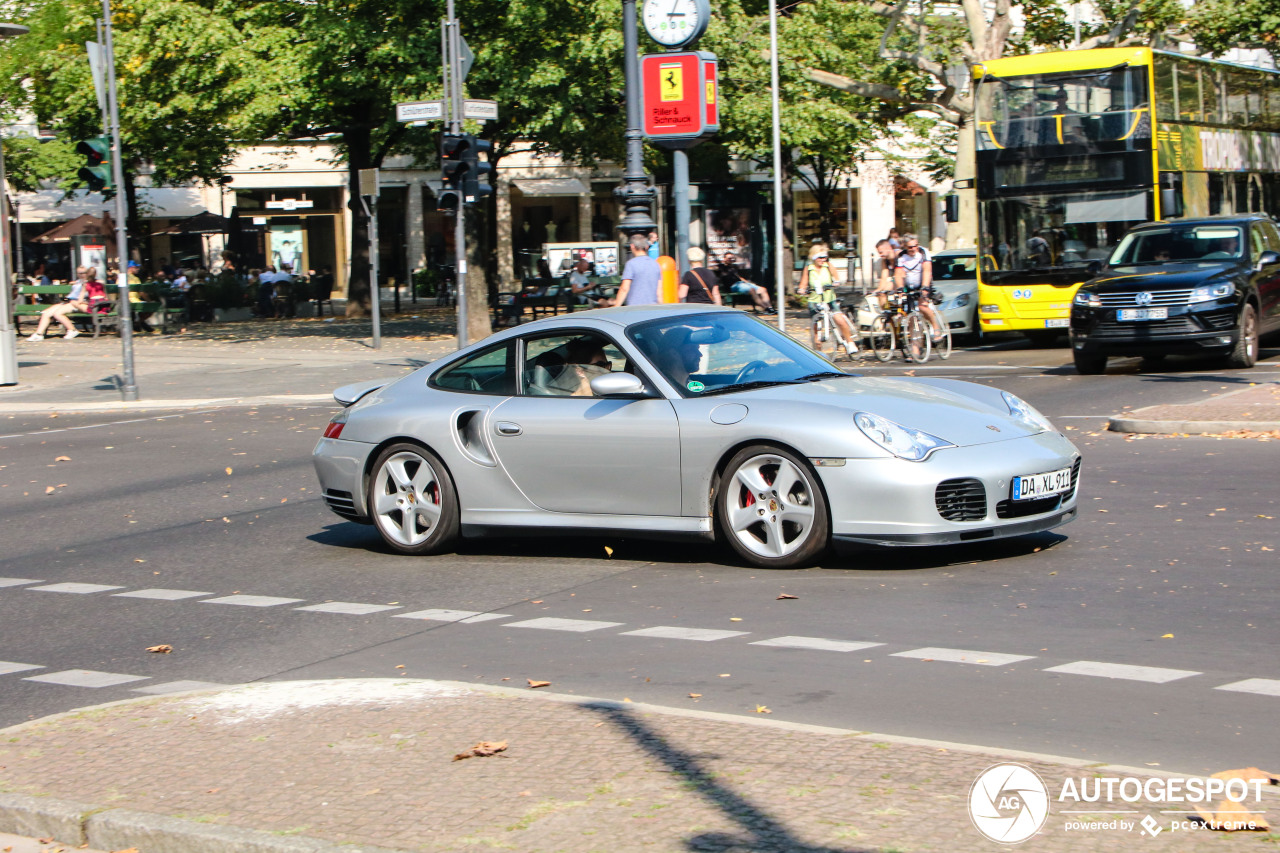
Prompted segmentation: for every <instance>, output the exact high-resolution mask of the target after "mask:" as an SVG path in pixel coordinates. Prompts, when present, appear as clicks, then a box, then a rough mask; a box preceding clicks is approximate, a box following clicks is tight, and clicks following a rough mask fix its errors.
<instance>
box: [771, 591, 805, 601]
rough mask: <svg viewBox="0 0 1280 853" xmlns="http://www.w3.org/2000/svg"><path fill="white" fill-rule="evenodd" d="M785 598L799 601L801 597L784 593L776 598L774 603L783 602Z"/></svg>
mask: <svg viewBox="0 0 1280 853" xmlns="http://www.w3.org/2000/svg"><path fill="white" fill-rule="evenodd" d="M784 598H791V599H799V596H797V595H792V594H791V593H789V592H784V593H782V594H781V595H779V596H778V597H777V598H775V599H774V601H782V599H784Z"/></svg>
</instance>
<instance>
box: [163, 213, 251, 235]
mask: <svg viewBox="0 0 1280 853" xmlns="http://www.w3.org/2000/svg"><path fill="white" fill-rule="evenodd" d="M230 224H231V220H229V219H226V218H224V217H222V216H219V215H218V214H216V213H210V212H209V211H207V210H206V211H203V212H201V213H197V214H196V215H195V216H192V217H189V218H187V219H184V220H182V221H181V222H178V223H175V224H173V225H170V226H169V227H168V228H165V229H162V230H160V231H153V232H152V235H153V236H155V235H157V234H226V233H227V231H228V226H229V225H230Z"/></svg>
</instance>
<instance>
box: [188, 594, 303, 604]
mask: <svg viewBox="0 0 1280 853" xmlns="http://www.w3.org/2000/svg"><path fill="white" fill-rule="evenodd" d="M299 601H306V599H305V598H274V597H272V596H270V595H226V596H223V597H222V598H206V599H205V600H204V601H202V602H200V603H201V604H238V605H240V606H241V607H277V606H279V605H281V604H297V603H298V602H299Z"/></svg>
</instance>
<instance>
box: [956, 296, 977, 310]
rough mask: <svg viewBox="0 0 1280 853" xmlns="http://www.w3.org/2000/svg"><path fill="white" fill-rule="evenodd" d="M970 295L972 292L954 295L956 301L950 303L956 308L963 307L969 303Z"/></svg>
mask: <svg viewBox="0 0 1280 853" xmlns="http://www.w3.org/2000/svg"><path fill="white" fill-rule="evenodd" d="M972 295H973V294H971V293H962V294H960V295H959V296H957V297H956V301H955V302H953V303H952V305H954V306H955V307H956V308H963V307H964V306H966V305H968V304H969V301H970V300H969V297H970V296H972Z"/></svg>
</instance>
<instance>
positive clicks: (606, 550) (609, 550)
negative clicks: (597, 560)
mask: <svg viewBox="0 0 1280 853" xmlns="http://www.w3.org/2000/svg"><path fill="white" fill-rule="evenodd" d="M604 553H605V556H607V557H612V556H613V549H612V548H610V547H609V546H608V545H605V546H604Z"/></svg>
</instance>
